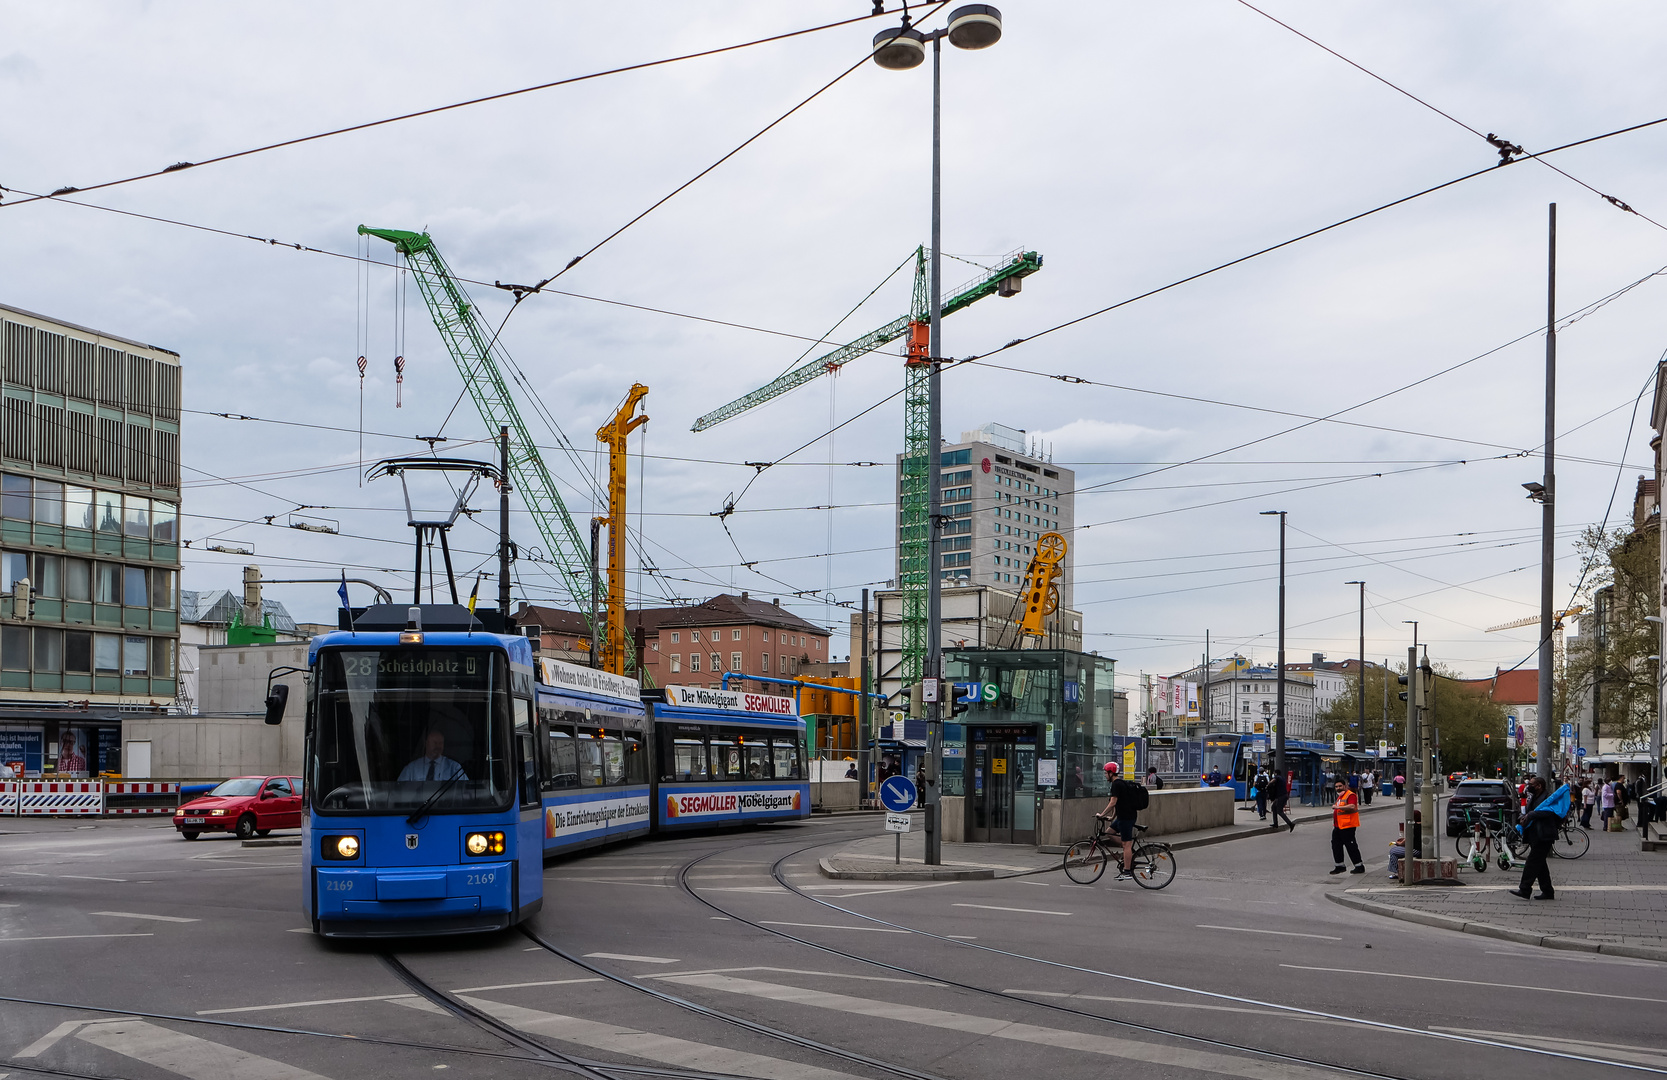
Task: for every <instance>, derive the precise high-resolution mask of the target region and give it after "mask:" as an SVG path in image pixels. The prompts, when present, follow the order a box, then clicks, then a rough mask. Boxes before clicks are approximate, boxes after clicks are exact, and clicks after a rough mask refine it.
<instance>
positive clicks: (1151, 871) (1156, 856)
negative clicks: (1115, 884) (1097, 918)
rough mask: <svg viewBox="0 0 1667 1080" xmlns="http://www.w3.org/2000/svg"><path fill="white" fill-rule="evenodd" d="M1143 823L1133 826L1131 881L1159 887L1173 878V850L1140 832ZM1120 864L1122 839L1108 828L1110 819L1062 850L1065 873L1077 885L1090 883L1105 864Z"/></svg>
mask: <svg viewBox="0 0 1667 1080" xmlns="http://www.w3.org/2000/svg"><path fill="white" fill-rule="evenodd" d="M1145 831H1146V826H1144V825H1136V826H1135V838H1134V844H1133V847H1132V848H1131V850H1130V855H1131V857H1132V859H1133V862H1134V881H1135V884H1136V885H1139V886H1140V887H1141V888H1143V889H1161V888H1163V887H1164V886H1165V885H1168V884H1169V883H1170V882H1171V881H1174V880H1175V852H1174V851H1172V850H1171V849H1170V847H1169V845H1168V844H1160V843H1157V842H1155V841H1152V840H1147V839H1146V838H1145V837H1143V836H1141V833H1144V832H1145ZM1107 863H1111V864H1114V865H1116V866H1118V867H1121V866H1122V865H1123V842H1122V840H1121V839H1120V838H1119V837H1118V836H1117V834H1116V833H1114V832H1112V831H1111V823H1110V822H1108V821H1106V819H1104V818H1101V819H1100V820H1099V822H1098V824H1097V826H1096V828H1095V830H1094V835H1093V836H1090V837H1089V838H1088V839H1086V840H1078V841H1077V842H1076V843H1074V844H1072V845H1071V846H1070V848H1069V849H1068V850H1067V851H1066V852H1065V876H1067V877H1069V878H1070V879H1071V880H1072V881H1074V882H1076V883H1077V884H1078V885H1092V884H1094V883H1095V882H1096V881H1099V880H1100V875H1101V874H1104V873H1105V872H1106V864H1107Z"/></svg>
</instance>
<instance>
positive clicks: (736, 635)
mask: <svg viewBox="0 0 1667 1080" xmlns="http://www.w3.org/2000/svg"><path fill="white" fill-rule="evenodd" d="M729 640H731V641H740V640H741V631H739V630H731V631H730V632H729ZM735 666H736V667H740V666H741V661H739V660H737V661H735Z"/></svg>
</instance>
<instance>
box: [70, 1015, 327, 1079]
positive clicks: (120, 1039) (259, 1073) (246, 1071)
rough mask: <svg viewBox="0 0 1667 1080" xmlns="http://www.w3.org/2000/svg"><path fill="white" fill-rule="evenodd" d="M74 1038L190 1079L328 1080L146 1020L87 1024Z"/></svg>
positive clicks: (107, 1021) (106, 1021)
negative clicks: (158, 1025) (149, 1022)
mask: <svg viewBox="0 0 1667 1080" xmlns="http://www.w3.org/2000/svg"><path fill="white" fill-rule="evenodd" d="M75 1037H76V1038H77V1039H80V1040H81V1041H82V1042H85V1043H91V1044H92V1045H94V1046H99V1047H103V1048H104V1049H106V1050H109V1051H111V1052H113V1053H117V1054H121V1055H122V1056H123V1057H129V1058H133V1059H134V1060H136V1061H142V1062H144V1063H145V1064H147V1065H152V1066H155V1067H157V1068H160V1069H166V1070H167V1071H169V1072H174V1073H178V1074H179V1075H181V1076H184V1077H188V1078H189V1080H227V1078H233V1077H234V1078H236V1080H326V1078H325V1077H322V1076H320V1075H319V1074H318V1073H315V1072H308V1071H307V1070H306V1069H298V1068H296V1067H295V1066H294V1065H287V1064H285V1063H284V1062H282V1061H273V1060H272V1059H271V1058H265V1057H261V1056H260V1055H258V1054H251V1053H248V1052H247V1051H244V1050H239V1049H237V1048H236V1047H231V1046H226V1045H224V1044H222V1043H215V1042H209V1041H208V1040H207V1039H199V1038H197V1037H196V1036H195V1035H186V1034H183V1033H181V1032H178V1031H171V1030H169V1029H168V1028H164V1027H157V1026H156V1025H155V1024H148V1023H146V1022H144V1021H143V1020H105V1021H101V1022H98V1023H93V1024H87V1025H86V1026H84V1027H83V1028H82V1029H81V1030H80V1031H78V1032H76V1034H75Z"/></svg>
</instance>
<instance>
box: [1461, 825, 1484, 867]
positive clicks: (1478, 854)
mask: <svg viewBox="0 0 1667 1080" xmlns="http://www.w3.org/2000/svg"><path fill="white" fill-rule="evenodd" d="M1459 857H1460V858H1461V859H1463V860H1464V861H1465V862H1467V863H1469V864H1470V865H1471V867H1472V869H1475V870H1477V871H1480V872H1482V873H1486V872H1487V869H1488V848H1487V840H1486V839H1485V838H1483V837H1480V836H1477V835H1476V834H1475V833H1471V834H1470V835H1469V836H1467V837H1465V838H1464V839H1462V840H1460V841H1459Z"/></svg>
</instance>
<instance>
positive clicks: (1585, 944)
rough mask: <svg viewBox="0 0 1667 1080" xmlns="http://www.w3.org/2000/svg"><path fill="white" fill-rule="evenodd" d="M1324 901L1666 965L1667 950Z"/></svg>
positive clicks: (1340, 897)
mask: <svg viewBox="0 0 1667 1080" xmlns="http://www.w3.org/2000/svg"><path fill="white" fill-rule="evenodd" d="M1325 898H1326V899H1327V900H1330V901H1331V902H1332V903H1334V904H1340V905H1342V906H1343V907H1350V908H1355V909H1357V910H1360V911H1365V912H1368V913H1370V914H1373V915H1382V916H1384V917H1385V918H1389V919H1400V920H1401V921H1402V922H1410V923H1418V924H1419V925H1421V926H1433V927H1436V928H1438V929H1441V930H1456V931H1458V932H1459V933H1463V934H1475V935H1477V936H1478V937H1488V938H1498V939H1499V940H1501V941H1514V942H1516V943H1517V944H1519V945H1537V946H1539V947H1540V948H1543V949H1562V950H1564V951H1566V952H1588V953H1601V954H1603V955H1604V956H1625V957H1629V958H1631V959H1634V960H1659V961H1662V962H1667V949H1664V948H1657V947H1656V946H1653V945H1621V944H1614V943H1611V942H1607V941H1593V940H1592V939H1590V938H1572V937H1562V936H1560V935H1557V934H1536V933H1533V932H1532V931H1528V930H1513V929H1511V928H1510V927H1506V926H1494V925H1493V924H1491V923H1479V922H1470V921H1469V920H1467V919H1460V918H1456V917H1455V916H1452V915H1437V914H1434V913H1433V912H1428V911H1418V910H1417V909H1415V908H1404V907H1400V906H1398V905H1396V904H1380V903H1378V902H1377V901H1375V900H1363V899H1361V898H1359V897H1355V896H1347V895H1345V894H1343V893H1333V892H1328V893H1326V894H1325Z"/></svg>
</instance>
